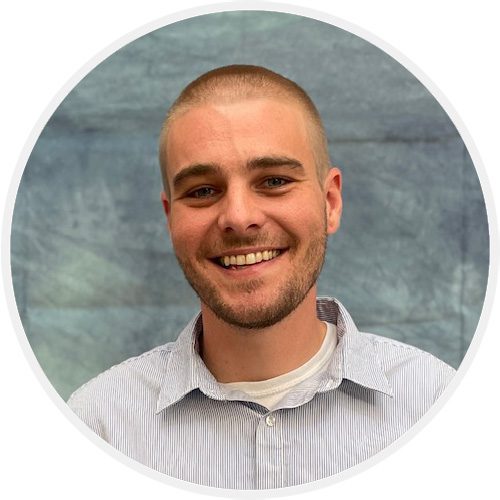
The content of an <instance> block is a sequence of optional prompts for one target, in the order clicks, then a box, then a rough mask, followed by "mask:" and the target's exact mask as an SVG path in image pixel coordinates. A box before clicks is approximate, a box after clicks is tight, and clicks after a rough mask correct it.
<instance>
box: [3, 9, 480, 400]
mask: <svg viewBox="0 0 500 500" xmlns="http://www.w3.org/2000/svg"><path fill="white" fill-rule="evenodd" d="M231 63H248V64H259V65H263V66H267V67H269V68H271V69H273V70H275V71H278V72H280V73H282V74H284V75H286V76H288V77H290V78H292V79H293V80H295V81H297V82H298V83H299V84H300V85H302V86H303V87H304V88H305V89H306V90H307V91H308V92H309V93H310V95H311V96H312V97H313V99H314V100H315V102H316V103H317V106H318V108H319V109H320V111H321V113H322V115H323V118H324V121H325V124H326V128H327V132H328V137H329V142H330V153H331V158H332V162H334V163H335V164H336V165H339V166H340V167H341V169H342V170H343V174H344V198H345V199H344V203H345V209H344V216H343V221H342V227H341V229H340V231H339V232H338V233H337V234H336V235H335V236H334V237H332V238H331V239H330V242H329V250H328V256H327V262H326V264H325V268H324V271H323V274H322V276H321V279H320V286H319V288H320V293H321V294H323V295H325V294H328V295H335V296H336V297H338V298H339V299H340V300H341V301H342V302H344V304H345V305H346V306H347V308H348V309H349V310H350V311H351V314H352V315H353V317H354V320H355V321H356V322H357V325H358V327H360V328H361V329H364V330H366V331H371V332H374V333H378V334H381V335H386V336H389V337H394V338H396V339H400V340H403V341H405V342H408V343H410V344H414V345H416V346H418V347H421V348H423V349H426V350H428V351H430V352H432V353H434V354H436V355H437V356H439V357H440V358H442V359H444V360H445V361H447V362H448V363H450V364H451V365H453V366H455V367H457V366H458V365H459V364H460V361H461V360H462V358H463V356H464V353H465V351H466V349H467V347H468V345H469V342H470V340H471V337H472V335H473V334H474V331H475V328H476V325H477V322H478V319H479V315H480V312H481V308H482V303H483V298H484V293H485V288H486V281H487V270H488V245H489V242H488V227H487V218H486V212H485V206H484V200H483V196H482V193H481V188H480V185H479V181H478V178H477V175H476V173H475V170H474V167H473V165H472V162H471V159H470V157H469V154H468V152H467V150H466V148H465V146H464V143H463V142H462V140H461V138H460V136H459V134H458V132H457V130H456V128H455V126H454V125H453V123H452V122H451V121H450V119H449V118H448V116H447V115H446V113H445V112H444V111H443V109H442V108H441V107H440V105H439V104H438V103H437V102H436V100H435V99H434V98H433V97H432V95H430V93H429V92H428V91H427V90H426V88H425V87H424V86H423V85H422V84H421V83H420V82H419V81H418V80H417V79H416V78H414V77H413V76H412V75H411V74H410V73H409V72H408V71H407V70H406V69H405V68H404V67H403V66H402V65H400V64H399V63H398V62H396V61H395V60H394V59H392V58H391V57H389V56H388V55H386V54H385V53H383V52H382V51H380V50H379V49H378V48H376V47H374V46H373V45H371V44H370V43H368V42H366V41H364V40H362V39H360V38H358V37H356V36H354V35H351V34H349V33H347V32H345V31H343V30H341V29H338V28H335V27H332V26H330V25H328V24H325V23H321V22H318V21H314V20H311V19H307V18H303V17H299V16H294V15H288V14H280V13H270V12H255V11H253V12H252V11H248V12H229V13H221V14H212V15H208V16H200V17H196V18H193V19H190V20H187V21H183V22H178V23H176V24H173V25H170V26H167V27H165V28H162V29H159V30H157V31H154V32H152V33H150V34H148V35H146V36H143V37H141V38H139V39H138V40H136V41H134V42H132V43H130V44H129V45H127V46H125V47H124V48H122V49H121V50H119V51H117V52H116V53H115V54H114V55H112V56H111V57H109V58H108V59H107V60H105V61H104V62H103V63H101V64H100V65H99V66H98V67H97V68H95V69H94V70H93V71H92V72H91V73H90V74H89V75H88V76H87V77H85V78H84V79H83V80H82V81H81V82H80V83H79V84H78V85H77V86H76V88H75V89H74V90H73V91H72V92H70V94H69V95H68V96H67V98H66V99H65V100H64V101H63V103H62V104H61V106H60V107H59V108H58V109H57V111H56V112H55V113H54V115H53V116H52V118H51V119H50V120H49V122H48V123H47V126H46V127H45V129H44V131H43V133H42V134H41V136H40V138H39V140H38V142H37V144H36V146H35V148H34V150H33V153H32V154H31V157H30V159H29V161H28V164H27V166H26V170H25V173H24V175H23V178H22V181H21V185H20V188H19V193H18V196H17V201H16V206H15V213H14V220H13V231H12V272H13V279H14V288H15V294H16V299H17V304H18V307H19V311H20V315H21V319H22V321H23V324H24V328H25V330H26V333H27V336H28V338H29V340H30V342H31V345H32V347H33V350H34V352H35V354H36V356H37V357H38V360H39V362H40V364H41V366H42V367H43V369H44V370H45V372H46V374H47V376H48V378H49V379H50V381H51V382H52V384H53V385H54V387H55V388H56V390H57V391H58V392H59V393H60V394H61V396H62V397H64V398H67V397H68V395H69V394H70V393H71V392H72V391H73V390H74V389H76V388H77V387H78V386H79V385H80V384H82V383H83V382H85V381H86V380H88V379H89V378H91V377H93V376H94V375H96V374H97V373H99V372H101V371H102V370H104V369H106V368H108V367H110V366H111V365H113V364H116V363H118V362H120V361H122V360H123V359H125V358H127V357H130V356H133V355H136V354H139V353H141V352H143V351H145V350H147V349H149V348H151V347H153V346H155V345H158V344H162V343H165V342H168V341H170V340H173V339H175V338H176V336H177V334H178V332H179V330H180V329H181V328H182V326H183V325H184V324H185V323H186V322H187V321H188V319H189V318H190V317H191V316H192V315H193V314H194V313H195V312H196V311H197V308H198V305H197V299H196V296H195V295H194V293H193V292H192V291H191V289H190V288H189V286H188V285H187V284H186V283H185V281H184V278H183V276H182V273H181V271H180V270H179V268H178V266H177V263H176V259H175V256H174V254H173V251H172V247H171V244H170V241H169V237H168V234H167V232H166V227H165V221H164V217H163V212H162V207H161V203H160V198H159V196H160V191H161V181H160V174H159V170H158V165H157V137H158V132H159V129H160V126H161V123H162V121H163V118H164V114H165V111H166V109H167V108H168V106H169V105H170V103H171V102H172V100H173V99H174V98H175V97H176V95H177V94H178V92H179V91H180V90H181V89H182V87H183V86H184V85H186V84H187V83H188V82H189V81H190V80H192V79H194V78H195V77H196V76H198V75H199V74H200V73H202V72H204V71H207V70H209V69H211V68H214V67H216V66H220V65H225V64H231ZM33 84H34V85H36V82H35V81H34V82H33Z"/></svg>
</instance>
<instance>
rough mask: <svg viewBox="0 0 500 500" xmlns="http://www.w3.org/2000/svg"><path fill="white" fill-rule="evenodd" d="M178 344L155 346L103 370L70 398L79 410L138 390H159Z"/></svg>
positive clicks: (69, 400) (73, 406)
mask: <svg viewBox="0 0 500 500" xmlns="http://www.w3.org/2000/svg"><path fill="white" fill-rule="evenodd" d="M174 345H175V344H174V343H173V342H170V343H168V344H164V345H162V346H158V347H155V348H154V349H151V350H150V351H147V352H144V353H142V354H140V355H139V356H134V357H132V358H129V359H127V360H125V361H123V362H121V363H119V364H118V365H115V366H113V367H111V368H109V369H108V370H106V371H104V372H102V373H100V374H99V375H97V376H96V377H94V378H93V379H91V380H89V381H88V382H86V383H85V384H83V385H82V386H81V387H80V388H78V389H77V390H76V391H75V392H73V394H72V395H71V396H70V398H69V399H68V405H69V406H70V407H71V408H72V409H73V410H76V409H78V408H82V407H84V406H89V405H95V404H98V403H100V402H103V401H106V400H108V401H109V400H110V399H112V400H116V399H119V398H121V397H122V396H123V394H127V395H128V397H129V398H130V397H131V395H132V394H134V393H137V392H144V391H149V392H157V389H158V390H159V387H160V385H161V383H162V382H163V378H164V374H165V368H166V366H167V364H168V360H169V358H170V354H171V352H172V349H173V346H174Z"/></svg>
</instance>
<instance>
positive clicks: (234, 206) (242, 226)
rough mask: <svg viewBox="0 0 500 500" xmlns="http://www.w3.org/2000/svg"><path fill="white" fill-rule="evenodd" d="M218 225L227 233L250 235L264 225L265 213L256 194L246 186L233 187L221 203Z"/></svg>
mask: <svg viewBox="0 0 500 500" xmlns="http://www.w3.org/2000/svg"><path fill="white" fill-rule="evenodd" d="M219 206H220V213H219V217H218V225H219V228H220V230H221V231H223V232H225V233H230V232H235V233H240V234H244V233H248V232H252V231H253V230H256V229H259V228H261V227H262V225H263V224H264V219H265V216H264V213H263V211H262V208H261V207H260V206H259V200H258V199H257V196H256V194H255V193H253V192H251V190H250V189H248V188H246V187H244V186H235V187H231V188H230V189H228V190H227V191H226V193H225V194H224V200H223V203H220V205H219Z"/></svg>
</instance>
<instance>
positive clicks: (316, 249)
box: [176, 218, 327, 330]
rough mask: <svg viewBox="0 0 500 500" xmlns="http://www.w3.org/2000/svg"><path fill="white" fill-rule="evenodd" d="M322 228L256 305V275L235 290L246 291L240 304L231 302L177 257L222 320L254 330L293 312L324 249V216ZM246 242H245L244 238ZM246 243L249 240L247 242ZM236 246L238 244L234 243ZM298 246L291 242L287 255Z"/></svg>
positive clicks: (308, 287) (313, 279)
mask: <svg viewBox="0 0 500 500" xmlns="http://www.w3.org/2000/svg"><path fill="white" fill-rule="evenodd" d="M323 229H324V230H323V231H321V230H319V231H318V233H320V234H319V236H316V235H314V236H312V237H311V238H310V239H309V244H308V247H307V249H306V251H305V253H304V256H303V257H302V259H301V262H295V263H294V265H293V269H292V270H291V272H290V276H289V278H288V279H287V280H285V282H284V283H283V284H282V285H281V286H279V287H277V288H276V293H275V297H274V300H272V301H270V303H267V304H264V305H263V304H260V305H259V295H258V294H259V289H260V288H261V287H262V286H263V285H264V280H262V279H259V278H256V279H249V280H247V281H245V282H243V283H239V284H238V285H237V286H236V288H235V290H234V291H235V292H237V293H240V294H241V293H244V294H246V295H247V300H245V301H243V305H239V306H237V307H236V306H234V305H231V304H228V303H227V302H225V301H224V300H223V299H222V296H221V293H220V292H219V290H218V289H217V287H216V286H215V285H214V283H213V282H212V281H211V280H210V279H209V278H207V277H206V276H205V274H204V273H202V272H199V271H198V270H197V269H196V268H195V267H194V266H193V264H192V263H191V261H189V260H188V259H185V258H183V257H181V256H180V255H178V254H177V253H176V256H177V260H178V261H179V264H180V266H181V268H182V270H183V272H184V276H185V277H186V280H187V281H188V282H189V284H190V285H191V287H192V288H193V289H194V291H195V292H196V294H197V295H198V297H199V298H200V300H201V301H202V302H203V303H204V304H205V305H206V306H207V307H208V308H209V309H210V310H211V311H212V312H213V313H214V314H215V315H216V316H217V317H218V318H219V319H221V320H222V321H224V322H226V323H228V324H230V325H232V326H235V327H238V328H241V329H245V330H256V329H263V328H267V327H270V326H272V325H274V324H276V323H278V322H279V321H281V320H282V319H284V318H285V317H287V316H288V315H289V314H290V313H291V312H293V311H294V310H295V309H296V308H297V307H298V306H299V305H300V304H301V303H302V301H303V300H304V299H305V297H306V296H307V294H308V293H309V291H310V290H311V288H312V287H313V286H314V284H315V283H316V281H317V279H318V277H319V275H320V273H321V269H322V267H323V262H324V259H325V253H326V243H327V235H326V218H325V220H324V228H323ZM245 243H247V242H245ZM247 244H248V243H247ZM235 247H237V246H236V245H235ZM297 249H298V246H297V245H295V246H291V247H290V248H289V250H288V251H287V253H288V252H290V255H289V256H284V257H286V258H290V259H291V260H292V262H293V259H294V258H296V255H297ZM236 272H237V271H236Z"/></svg>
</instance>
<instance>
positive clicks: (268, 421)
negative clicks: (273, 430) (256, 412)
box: [266, 415, 276, 427]
mask: <svg viewBox="0 0 500 500" xmlns="http://www.w3.org/2000/svg"><path fill="white" fill-rule="evenodd" d="M275 423H276V417H275V416H274V415H268V416H267V417H266V424H267V425H268V426H269V427H272V426H273V425H274V424H275Z"/></svg>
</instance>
